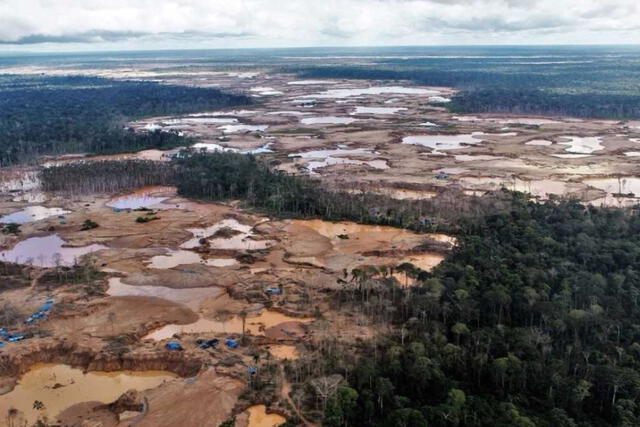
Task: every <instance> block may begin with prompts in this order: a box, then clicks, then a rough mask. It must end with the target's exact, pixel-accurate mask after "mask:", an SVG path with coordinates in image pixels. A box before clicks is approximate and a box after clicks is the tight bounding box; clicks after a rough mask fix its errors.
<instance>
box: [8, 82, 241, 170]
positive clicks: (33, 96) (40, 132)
mask: <svg viewBox="0 0 640 427" xmlns="http://www.w3.org/2000/svg"><path fill="white" fill-rule="evenodd" d="M250 102H251V100H250V98H248V97H246V96H243V95H235V94H230V93H225V92H222V91H220V90H217V89H209V88H195V87H187V86H175V85H166V84H158V83H153V82H141V81H123V80H110V79H103V78H98V77H85V76H67V77H46V76H9V75H5V76H0V111H1V112H2V113H1V114H0V166H5V165H9V164H14V163H20V162H25V161H29V160H31V159H33V158H34V157H35V156H38V155H42V154H60V153H69V152H83V153H101V154H108V153H116V152H126V151H138V150H143V149H150V148H172V147H176V146H180V145H185V142H186V140H185V138H183V137H181V136H179V135H178V134H177V133H175V132H159V131H156V132H144V133H142V132H141V133H135V132H133V131H132V130H129V129H126V128H125V126H126V123H127V122H128V121H129V120H134V119H139V118H141V117H148V116H157V115H169V114H187V113H193V112H198V111H203V110H211V109H218V108H225V107H229V106H237V105H246V104H249V103H250Z"/></svg>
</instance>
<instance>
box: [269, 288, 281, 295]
mask: <svg viewBox="0 0 640 427" xmlns="http://www.w3.org/2000/svg"><path fill="white" fill-rule="evenodd" d="M267 293H268V294H269V295H280V294H282V289H280V288H267Z"/></svg>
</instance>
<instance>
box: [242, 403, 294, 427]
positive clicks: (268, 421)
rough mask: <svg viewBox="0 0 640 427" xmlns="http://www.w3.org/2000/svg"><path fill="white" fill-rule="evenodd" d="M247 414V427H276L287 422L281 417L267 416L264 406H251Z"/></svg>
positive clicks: (275, 415) (276, 415)
mask: <svg viewBox="0 0 640 427" xmlns="http://www.w3.org/2000/svg"><path fill="white" fill-rule="evenodd" d="M247 412H248V413H249V424H248V427H277V426H279V425H280V424H283V423H284V422H285V421H287V419H286V418H285V417H283V416H282V415H278V414H267V408H266V406H264V405H255V406H251V407H250V408H248V409H247Z"/></svg>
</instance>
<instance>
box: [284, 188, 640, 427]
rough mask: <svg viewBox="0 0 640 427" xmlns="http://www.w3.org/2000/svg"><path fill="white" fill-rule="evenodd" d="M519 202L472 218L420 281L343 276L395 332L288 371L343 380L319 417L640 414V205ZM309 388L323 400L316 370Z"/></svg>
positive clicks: (429, 421) (361, 303) (409, 420)
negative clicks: (355, 351)
mask: <svg viewBox="0 0 640 427" xmlns="http://www.w3.org/2000/svg"><path fill="white" fill-rule="evenodd" d="M512 201H513V204H512V205H511V207H510V208H509V209H507V210H505V211H503V212H500V213H497V214H492V215H488V216H484V217H479V218H469V219H467V220H465V221H463V222H462V224H461V228H460V230H459V233H458V234H457V238H458V246H457V247H456V249H455V250H454V251H453V253H452V254H451V255H450V256H449V257H448V258H447V259H446V260H445V261H444V262H443V263H442V264H441V265H440V266H439V267H437V268H436V269H435V270H434V271H433V272H431V273H425V272H414V273H415V274H416V279H417V280H418V281H419V283H420V284H419V285H418V286H415V287H412V288H409V289H404V288H401V287H398V286H397V283H396V285H394V280H390V279H385V278H384V276H385V272H384V271H367V270H364V271H359V272H358V274H356V275H352V276H351V278H349V279H348V280H346V281H343V289H342V290H341V291H339V292H338V294H337V296H336V298H338V299H339V300H340V301H341V304H344V303H345V301H351V302H352V306H351V308H349V307H347V309H348V310H351V311H355V312H360V313H363V314H364V315H366V316H368V317H369V318H370V319H372V320H373V319H375V320H376V321H377V322H383V323H376V324H374V325H373V327H376V326H378V329H380V330H383V331H384V330H387V331H388V330H392V331H393V332H388V333H383V334H382V336H380V337H379V338H378V339H377V340H376V341H372V342H370V343H367V344H364V345H363V346H362V348H361V349H360V350H361V351H360V352H359V354H360V357H359V358H358V359H357V360H355V361H354V360H353V356H352V351H346V350H345V349H342V350H340V348H341V346H340V345H339V344H338V343H336V342H333V343H332V342H331V339H329V343H323V344H322V346H321V348H320V351H321V354H319V355H318V357H317V358H315V359H314V361H313V364H315V366H314V367H313V368H312V367H310V366H306V365H305V364H306V363H307V362H306V361H301V362H299V363H300V364H302V368H297V369H294V370H292V371H291V372H292V373H295V374H296V375H301V373H304V372H307V371H308V372H318V371H319V370H320V369H319V368H318V365H319V364H323V370H321V371H323V373H322V375H324V376H325V377H331V375H335V374H339V375H341V376H342V377H343V378H345V381H344V382H343V383H342V384H341V385H340V386H339V387H334V389H333V390H332V393H331V394H330V398H328V399H326V402H325V403H326V404H325V405H324V408H323V409H324V425H329V426H339V425H352V426H360V425H371V426H427V425H428V426H492V427H493V426H498V427H507V426H509V427H511V426H520V427H534V426H540V427H556V426H562V427H578V426H580V427H587V426H627V427H631V426H637V425H640V405H639V404H638V402H639V399H640V216H639V215H638V214H635V213H632V212H629V211H623V210H615V209H601V208H593V207H585V206H583V205H582V204H580V203H578V202H567V201H563V202H547V203H544V204H541V203H533V202H529V201H527V200H526V199H525V198H522V197H520V196H519V195H517V194H514V197H513V199H512ZM406 271H407V272H408V273H409V274H414V273H412V269H410V268H408V269H407V270H406ZM381 276H382V278H381ZM390 326H391V327H390ZM305 366H306V368H305ZM316 375H317V374H316ZM303 379H304V378H303ZM306 390H307V398H306V400H307V405H309V406H310V407H315V408H318V404H317V402H318V400H317V393H316V390H315V389H314V387H313V384H312V380H311V379H310V378H308V379H307V386H306ZM320 408H322V406H321V407H320Z"/></svg>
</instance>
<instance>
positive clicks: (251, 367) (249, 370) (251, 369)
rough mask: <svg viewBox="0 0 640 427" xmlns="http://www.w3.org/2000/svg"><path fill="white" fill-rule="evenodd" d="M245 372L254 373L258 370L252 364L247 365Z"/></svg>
mask: <svg viewBox="0 0 640 427" xmlns="http://www.w3.org/2000/svg"><path fill="white" fill-rule="evenodd" d="M247 372H249V375H255V374H256V373H258V370H257V369H256V368H255V367H254V366H249V369H247Z"/></svg>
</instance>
